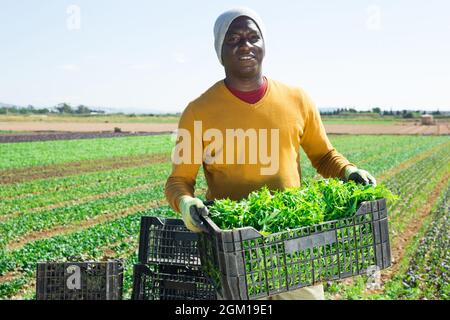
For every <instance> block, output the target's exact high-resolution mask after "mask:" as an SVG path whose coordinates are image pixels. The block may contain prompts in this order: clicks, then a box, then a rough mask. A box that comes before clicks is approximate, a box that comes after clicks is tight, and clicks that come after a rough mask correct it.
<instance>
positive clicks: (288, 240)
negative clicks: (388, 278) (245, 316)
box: [199, 199, 391, 300]
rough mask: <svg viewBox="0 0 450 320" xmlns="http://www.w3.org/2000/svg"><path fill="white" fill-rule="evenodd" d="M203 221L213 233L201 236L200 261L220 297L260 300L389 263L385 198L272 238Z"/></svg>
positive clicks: (247, 230) (252, 229)
mask: <svg viewBox="0 0 450 320" xmlns="http://www.w3.org/2000/svg"><path fill="white" fill-rule="evenodd" d="M201 219H202V220H203V221H204V223H205V225H206V227H207V229H208V231H209V232H208V233H202V234H201V235H200V238H199V250H200V257H201V262H202V265H203V268H204V271H205V272H206V274H207V275H208V277H209V278H210V279H211V281H212V282H213V284H214V286H215V287H216V289H217V291H218V297H219V298H221V299H234V300H248V299H258V298H262V297H267V296H270V295H274V294H278V293H281V292H286V291H291V290H295V289H298V288H302V287H306V286H310V285H313V284H316V283H319V282H322V281H329V280H337V279H343V278H347V277H352V276H355V275H360V274H365V273H366V272H367V270H368V269H369V268H370V269H371V270H373V268H374V267H376V268H379V269H380V270H381V269H385V268H387V267H389V266H390V265H391V253H390V246H389V232H388V217H387V208H386V200H385V199H381V200H376V201H370V202H363V203H361V204H360V206H359V208H358V210H357V212H356V214H355V215H354V216H353V217H350V218H345V219H341V220H335V221H329V222H326V223H322V224H319V225H314V226H308V227H302V228H299V229H293V230H288V231H284V232H280V233H276V234H271V235H269V236H263V235H261V234H260V233H258V232H257V231H256V230H255V229H254V228H251V227H247V228H239V229H234V230H221V229H219V228H218V227H217V225H216V224H215V223H214V222H213V221H212V220H211V219H210V218H209V217H208V216H206V217H205V216H203V217H202V218H201Z"/></svg>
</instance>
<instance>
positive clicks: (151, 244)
mask: <svg viewBox="0 0 450 320" xmlns="http://www.w3.org/2000/svg"><path fill="white" fill-rule="evenodd" d="M197 241H198V235H197V234H195V233H193V232H190V231H189V230H188V229H187V228H186V226H185V225H184V223H183V220H180V219H163V218H158V217H142V218H141V230H140V240H139V254H138V259H139V263H138V264H136V265H135V266H134V270H133V271H134V277H133V297H132V298H133V299H134V300H213V299H215V298H216V294H215V290H214V288H213V287H212V285H211V284H210V282H209V281H208V279H207V278H206V277H205V274H204V273H203V271H202V269H201V264H200V257H199V252H198V248H197Z"/></svg>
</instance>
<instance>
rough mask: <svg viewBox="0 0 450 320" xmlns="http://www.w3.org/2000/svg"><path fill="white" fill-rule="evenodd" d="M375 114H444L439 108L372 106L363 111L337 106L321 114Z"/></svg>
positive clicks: (406, 117) (408, 116)
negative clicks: (413, 109)
mask: <svg viewBox="0 0 450 320" xmlns="http://www.w3.org/2000/svg"><path fill="white" fill-rule="evenodd" d="M358 113H359V114H373V115H380V116H397V117H401V118H404V119H408V118H415V117H418V116H420V115H422V114H432V115H436V116H439V115H442V113H441V112H440V111H439V110H436V111H432V112H426V111H423V110H416V111H411V110H396V111H392V110H381V108H378V107H376V108H372V110H363V111H357V110H356V109H353V108H337V109H334V110H331V111H330V110H327V111H320V114H321V115H328V116H331V115H344V114H358Z"/></svg>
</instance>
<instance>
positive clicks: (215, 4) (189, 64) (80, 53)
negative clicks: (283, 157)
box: [0, 0, 450, 112]
mask: <svg viewBox="0 0 450 320" xmlns="http://www.w3.org/2000/svg"><path fill="white" fill-rule="evenodd" d="M236 6H245V7H249V8H252V9H253V10H255V11H256V12H258V13H259V15H260V16H261V18H262V20H263V21H264V23H265V27H266V34H265V35H264V38H265V41H266V58H265V60H264V74H265V75H266V76H267V77H269V78H273V79H276V80H279V81H282V82H284V83H286V84H289V85H293V86H300V87H302V88H303V89H304V90H305V91H306V92H307V93H308V94H309V95H310V96H311V98H312V99H313V100H314V101H315V103H316V105H317V106H318V107H319V108H327V107H353V108H356V109H359V110H366V109H369V108H373V107H381V108H382V109H387V110H389V109H391V108H392V109H393V110H397V109H405V108H406V109H408V108H409V109H424V110H436V109H438V108H439V110H441V111H444V110H450V1H448V0H441V1H438V0H430V1H418V0H397V1H395V0H378V1H366V0H341V1H336V0H334V1H332V0H328V1H325V0H316V1H312V0H311V1H299V0H295V1H294V0H290V1H288V0H278V1H273V0H267V1H266V0H258V1H252V0H248V1H216V0H215V1H211V0H209V1H207V0H202V1H201V0H190V1H170V0H166V1H153V0H129V1H116V0H71V1H66V0H58V1H56V0H39V1H35V0H0V102H2V103H10V104H16V105H22V106H26V105H29V104H32V105H34V106H36V107H51V106H54V105H56V104H58V103H61V102H67V103H70V104H72V105H73V106H77V105H79V104H84V105H88V106H97V107H104V108H109V109H111V110H120V111H125V112H155V111H158V112H180V111H182V110H183V109H184V108H185V107H186V105H187V104H188V103H189V102H190V101H192V100H194V99H195V98H197V97H198V96H199V95H200V94H201V93H203V92H204V91H206V90H207V89H208V88H209V87H210V86H212V85H213V84H214V83H215V82H217V81H219V80H221V79H223V78H224V70H223V67H222V65H221V64H220V63H219V61H218V59H217V56H216V53H215V51H214V45H213V43H214V39H213V25H214V22H215V19H216V18H217V16H218V15H220V13H222V12H223V11H225V10H227V9H230V8H232V7H236Z"/></svg>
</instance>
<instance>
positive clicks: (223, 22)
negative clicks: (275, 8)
mask: <svg viewBox="0 0 450 320" xmlns="http://www.w3.org/2000/svg"><path fill="white" fill-rule="evenodd" d="M242 16H245V17H249V18H250V19H252V20H253V21H254V22H255V23H256V25H257V26H258V28H259V31H260V32H261V35H262V37H263V39H264V34H265V28H264V24H263V22H262V20H261V17H260V16H259V15H258V14H257V13H256V12H255V11H253V10H251V9H248V8H234V9H231V10H228V11H225V12H224V13H222V14H221V15H220V16H219V17H218V18H217V20H216V23H215V24H214V47H215V49H216V53H217V57H218V58H219V61H220V63H221V64H223V62H222V46H223V41H224V39H225V35H226V33H227V31H228V28H229V27H230V25H231V23H232V22H233V21H234V20H235V19H236V18H239V17H242Z"/></svg>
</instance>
